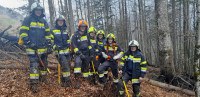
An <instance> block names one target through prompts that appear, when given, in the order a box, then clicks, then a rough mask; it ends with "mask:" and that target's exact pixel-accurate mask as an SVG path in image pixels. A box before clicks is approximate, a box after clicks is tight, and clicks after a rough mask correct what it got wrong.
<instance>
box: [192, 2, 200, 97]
mask: <svg viewBox="0 0 200 97" xmlns="http://www.w3.org/2000/svg"><path fill="white" fill-rule="evenodd" d="M196 1H197V23H196V24H197V25H196V27H197V30H196V35H195V36H196V37H195V56H194V57H195V58H194V63H195V64H194V66H193V67H194V76H195V79H196V85H195V86H196V91H195V93H196V97H200V57H199V56H200V0H196Z"/></svg>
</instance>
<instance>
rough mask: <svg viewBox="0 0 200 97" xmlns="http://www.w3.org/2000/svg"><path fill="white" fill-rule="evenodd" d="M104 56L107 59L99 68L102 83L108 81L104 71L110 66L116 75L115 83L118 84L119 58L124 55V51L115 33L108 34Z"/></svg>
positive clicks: (114, 75)
mask: <svg viewBox="0 0 200 97" xmlns="http://www.w3.org/2000/svg"><path fill="white" fill-rule="evenodd" d="M102 56H103V57H104V58H105V60H106V61H105V62H104V63H103V64H101V65H100V66H99V68H98V73H99V81H100V83H102V84H104V83H105V82H106V78H105V76H104V71H105V70H106V69H107V68H109V67H110V68H111V70H112V74H113V77H114V85H117V84H118V81H119V79H118V59H119V58H121V57H122V56H123V51H122V50H121V49H120V47H119V45H118V44H116V42H115V36H114V34H108V35H107V37H106V45H104V49H103V51H102Z"/></svg>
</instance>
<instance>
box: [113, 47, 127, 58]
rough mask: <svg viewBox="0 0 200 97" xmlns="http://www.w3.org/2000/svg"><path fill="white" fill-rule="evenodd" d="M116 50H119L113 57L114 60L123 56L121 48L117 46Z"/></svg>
mask: <svg viewBox="0 0 200 97" xmlns="http://www.w3.org/2000/svg"><path fill="white" fill-rule="evenodd" d="M117 52H119V53H118V54H117V55H115V56H114V57H113V59H114V60H117V59H120V58H122V57H123V54H124V52H123V51H122V50H121V48H120V47H119V46H118V48H117Z"/></svg>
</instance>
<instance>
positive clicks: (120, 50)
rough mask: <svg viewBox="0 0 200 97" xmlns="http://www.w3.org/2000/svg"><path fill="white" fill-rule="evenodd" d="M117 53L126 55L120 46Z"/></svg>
mask: <svg viewBox="0 0 200 97" xmlns="http://www.w3.org/2000/svg"><path fill="white" fill-rule="evenodd" d="M117 52H119V53H121V54H124V52H123V51H122V49H121V48H120V47H119V46H118V48H117Z"/></svg>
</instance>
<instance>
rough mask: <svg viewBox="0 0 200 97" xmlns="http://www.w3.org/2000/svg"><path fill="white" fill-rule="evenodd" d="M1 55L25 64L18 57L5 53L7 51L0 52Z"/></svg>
mask: <svg viewBox="0 0 200 97" xmlns="http://www.w3.org/2000/svg"><path fill="white" fill-rule="evenodd" d="M0 53H3V54H5V55H6V56H7V57H10V58H12V59H14V60H16V61H18V62H20V63H23V64H24V62H22V61H21V60H19V59H18V58H17V57H14V56H11V55H9V54H8V53H7V52H5V51H2V50H0Z"/></svg>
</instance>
